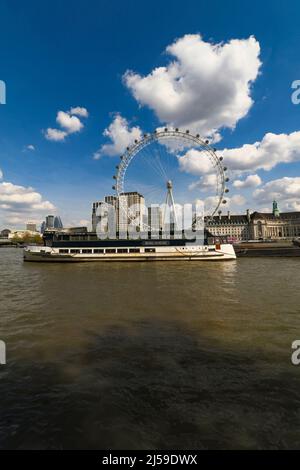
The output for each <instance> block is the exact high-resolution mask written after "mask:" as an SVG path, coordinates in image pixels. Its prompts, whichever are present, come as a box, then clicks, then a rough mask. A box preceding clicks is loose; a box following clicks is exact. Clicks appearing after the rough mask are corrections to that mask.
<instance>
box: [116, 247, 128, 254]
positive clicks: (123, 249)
mask: <svg viewBox="0 0 300 470" xmlns="http://www.w3.org/2000/svg"><path fill="white" fill-rule="evenodd" d="M117 253H128V250H127V248H119V249H118V250H117Z"/></svg>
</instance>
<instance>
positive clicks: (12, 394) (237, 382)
mask: <svg viewBox="0 0 300 470" xmlns="http://www.w3.org/2000/svg"><path fill="white" fill-rule="evenodd" d="M0 269H1V275H0V339H1V340H4V341H5V342H6V347H7V364H6V365H0V397H1V398H0V448H6V449H16V448H20V449H75V448H77V449H78V448H83V449H192V448H197V449H206V448H208V449H213V448H220V449H224V448H225V449H231V448H238V449H259V448H300V366H298V367H297V366H294V365H292V363H291V343H292V341H294V340H295V339H300V289H299V272H300V259H299V258H298V259H297V258H295V259H291V258H290V259H288V258H273V259H270V258H261V259H251V258H249V259H246V258H245V259H238V260H237V261H233V262H223V263H222V262H217V263H207V264H206V263H201V262H188V263H184V262H169V263H120V264H119V263H111V264H110V263H103V264H102V263H87V264H80V263H78V264H55V263H53V264H42V263H41V264H39V263H23V260H22V250H20V249H13V248H2V249H1V251H0Z"/></svg>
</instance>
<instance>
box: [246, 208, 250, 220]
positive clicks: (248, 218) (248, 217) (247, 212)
mask: <svg viewBox="0 0 300 470" xmlns="http://www.w3.org/2000/svg"><path fill="white" fill-rule="evenodd" d="M246 214H247V220H248V222H250V210H249V209H247V211H246Z"/></svg>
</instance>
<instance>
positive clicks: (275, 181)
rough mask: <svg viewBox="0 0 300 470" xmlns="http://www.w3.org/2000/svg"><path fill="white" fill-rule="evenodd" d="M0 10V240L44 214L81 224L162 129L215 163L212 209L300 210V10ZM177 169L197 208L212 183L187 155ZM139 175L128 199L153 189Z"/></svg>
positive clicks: (259, 4)
mask: <svg viewBox="0 0 300 470" xmlns="http://www.w3.org/2000/svg"><path fill="white" fill-rule="evenodd" d="M0 11H1V29H0V80H1V81H2V82H4V83H5V85H6V93H5V98H6V99H5V104H0V170H1V173H0V176H1V179H0V228H5V227H8V228H22V227H24V224H25V223H26V222H27V221H29V220H33V221H36V222H37V223H38V224H39V223H40V222H41V221H42V220H43V219H44V218H45V216H46V215H47V214H57V215H60V216H61V218H62V219H63V222H64V224H65V225H78V224H80V225H81V224H86V223H88V222H89V221H90V219H91V204H92V202H93V201H96V200H101V199H102V198H103V197H104V195H106V194H111V193H112V192H113V191H112V184H113V180H112V176H113V174H114V173H115V166H116V164H118V162H119V157H120V155H121V154H122V153H123V152H124V150H125V148H126V147H127V145H130V144H132V143H133V141H134V139H139V138H140V137H141V136H142V135H143V133H145V132H153V130H154V129H156V128H159V127H161V126H169V127H172V126H174V127H179V128H180V129H190V131H191V132H192V133H199V134H200V135H201V136H202V137H203V138H208V139H210V141H211V142H212V143H213V145H214V146H215V148H216V149H217V154H218V155H222V156H223V157H224V162H225V164H226V166H227V167H228V172H229V176H230V183H229V189H230V193H229V197H228V204H227V206H226V209H223V210H225V211H226V210H227V209H230V210H231V211H232V212H234V213H242V212H244V211H245V210H246V209H247V208H250V210H253V211H254V210H262V211H269V210H271V208H272V201H273V200H274V199H276V200H277V201H278V204H279V207H280V209H281V210H282V211H293V210H299V211H300V104H295V103H296V102H297V101H298V100H297V99H296V100H295V99H294V101H295V103H293V102H292V99H291V97H292V93H293V92H294V93H295V94H296V95H294V96H296V98H297V89H292V83H293V82H295V81H296V80H300V60H299V55H300V52H299V51H300V28H299V14H300V3H299V2H298V1H296V0H295V1H293V0H289V1H288V2H283V1H278V0H273V1H269V0H265V1H256V0H253V1H252V2H247V3H246V2H241V1H233V0H226V2H225V1H222V0H215V1H214V2H211V1H203V0H196V1H194V0H187V1H186V2H185V3H184V4H182V2H179V1H177V0H172V1H168V0H166V1H164V2H161V1H157V0H153V1H152V2H146V1H141V0H139V1H137V0H136V1H133V0H131V1H130V0H127V1H126V2H123V1H120V0H118V1H116V0H110V1H106V0H102V1H94V0H89V1H88V2H86V1H85V2H84V1H81V0H73V1H69V0H64V1H63V2H61V1H57V0H51V1H48V0H45V1H43V2H40V1H36V0H28V1H27V2H21V1H20V0H19V1H17V0H14V1H11V0H7V1H6V0H0ZM0 84H1V82H0ZM299 97H300V92H299ZM1 101H2V103H3V101H4V100H3V88H2V99H1V86H0V102H1ZM174 162H175V163H174V165H176V167H177V171H178V175H177V176H178V188H177V190H178V194H179V193H180V190H179V189H180V188H179V186H180V181H181V182H182V185H183V184H187V181H189V186H191V183H190V181H192V179H193V181H194V186H193V187H194V188H196V187H198V188H199V198H202V199H203V198H204V199H205V198H207V200H208V199H209V198H210V197H211V194H212V192H213V191H214V176H213V174H212V172H211V169H209V168H207V167H206V166H205V165H203V160H202V159H201V155H200V154H199V153H198V154H197V150H194V152H192V151H191V149H186V151H185V152H181V153H180V154H178V155H175V159H174ZM138 163H139V165H137V166H136V169H135V171H133V170H134V168H133V167H132V171H133V173H132V176H134V178H135V180H136V181H137V189H138V188H142V187H146V186H147V185H148V186H149V185H150V174H149V172H147V170H146V167H145V168H143V166H142V165H141V161H140V162H138ZM151 184H152V182H151ZM192 184H193V183H192ZM188 191H189V189H187V191H186V194H188ZM210 191H211V192H210ZM181 193H185V191H184V188H183V186H182V188H181ZM193 197H194V192H193ZM162 202H163V201H162Z"/></svg>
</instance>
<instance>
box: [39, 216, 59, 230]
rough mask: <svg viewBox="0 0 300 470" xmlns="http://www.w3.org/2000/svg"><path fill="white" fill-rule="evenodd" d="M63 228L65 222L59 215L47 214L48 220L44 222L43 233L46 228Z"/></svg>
mask: <svg viewBox="0 0 300 470" xmlns="http://www.w3.org/2000/svg"><path fill="white" fill-rule="evenodd" d="M62 228H63V223H62V221H61V218H60V217H59V216H54V215H47V217H46V220H45V221H44V222H42V225H41V233H44V231H45V230H61V229H62Z"/></svg>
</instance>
